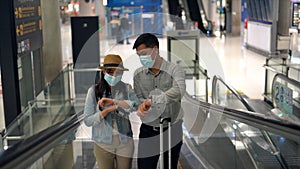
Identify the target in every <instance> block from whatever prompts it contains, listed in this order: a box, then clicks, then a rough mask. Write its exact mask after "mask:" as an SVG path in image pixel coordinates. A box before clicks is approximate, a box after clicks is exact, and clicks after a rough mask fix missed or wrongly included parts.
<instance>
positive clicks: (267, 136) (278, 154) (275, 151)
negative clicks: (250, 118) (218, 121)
mask: <svg viewBox="0 0 300 169" xmlns="http://www.w3.org/2000/svg"><path fill="white" fill-rule="evenodd" d="M217 81H220V82H222V83H223V85H225V86H226V87H227V89H229V90H230V91H231V92H232V93H233V94H234V95H235V96H236V97H237V98H238V99H239V100H240V101H241V102H242V103H243V105H244V106H245V107H246V108H247V110H248V111H252V112H255V110H254V109H253V108H252V107H251V106H250V105H249V103H248V101H247V100H246V99H244V98H243V97H242V95H241V94H239V93H238V92H237V91H236V90H235V89H234V88H233V87H232V86H230V85H228V84H227V83H226V82H225V81H224V80H223V79H222V78H221V77H219V76H216V75H215V76H214V77H213V86H212V89H213V95H212V97H213V98H212V99H213V101H214V97H215V96H216V87H217ZM260 131H261V133H262V135H263V137H264V139H265V140H266V141H267V143H268V144H269V145H270V147H271V150H272V153H273V154H274V155H275V157H276V159H277V160H278V162H279V163H280V165H281V167H282V168H284V169H286V168H288V165H287V163H286V161H285V159H284V158H283V156H282V154H281V152H280V151H279V148H278V147H277V146H276V145H275V143H274V142H273V140H272V138H271V136H270V134H269V132H268V131H266V130H265V129H260Z"/></svg>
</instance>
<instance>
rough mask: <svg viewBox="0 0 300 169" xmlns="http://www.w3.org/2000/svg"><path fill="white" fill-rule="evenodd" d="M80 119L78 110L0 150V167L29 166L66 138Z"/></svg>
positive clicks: (4, 168)
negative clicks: (60, 120) (63, 119)
mask: <svg viewBox="0 0 300 169" xmlns="http://www.w3.org/2000/svg"><path fill="white" fill-rule="evenodd" d="M82 120H83V113H82V112H80V113H78V114H75V115H73V116H72V117H70V118H68V119H66V120H65V121H63V122H59V123H57V124H56V125H54V126H52V127H49V128H47V129H46V130H43V131H41V132H39V133H38V134H36V135H33V136H31V137H29V138H27V139H25V140H23V141H21V142H19V143H18V144H15V145H14V146H12V147H10V148H9V149H7V150H6V151H3V152H0V157H1V158H0V168H2V169H11V168H27V167H29V166H30V165H32V163H34V162H35V161H36V160H38V159H39V158H41V157H43V155H44V154H45V153H47V152H48V151H49V150H51V149H52V148H53V147H55V146H57V145H59V144H61V143H62V142H63V141H64V140H66V139H67V138H68V136H69V135H70V134H72V132H73V131H74V130H76V129H77V128H78V126H79V125H80V123H81V122H82Z"/></svg>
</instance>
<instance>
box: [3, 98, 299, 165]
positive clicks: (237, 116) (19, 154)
mask: <svg viewBox="0 0 300 169" xmlns="http://www.w3.org/2000/svg"><path fill="white" fill-rule="evenodd" d="M186 103H189V104H192V105H194V104H196V105H198V106H199V107H200V109H203V110H207V111H209V112H213V113H216V114H220V115H223V116H226V117H228V118H231V119H234V120H238V121H240V122H241V123H245V124H248V125H251V126H253V127H256V128H259V129H264V130H268V131H272V132H274V133H277V134H281V135H282V136H285V137H288V138H294V139H296V140H299V139H300V125H299V124H293V123H285V122H284V121H278V120H277V119H273V118H269V117H266V116H265V115H263V114H260V113H255V112H250V111H243V110H236V109H230V108H226V107H222V106H219V105H215V104H210V103H207V102H202V101H198V100H195V99H194V98H192V97H191V96H189V95H185V97H184V99H183V104H186ZM185 111H188V110H185ZM82 119H83V116H82V114H77V115H74V116H73V117H71V118H68V119H67V120H66V121H64V122H60V123H57V124H56V125H54V126H52V127H50V128H47V129H45V130H44V131H42V132H40V133H38V134H36V135H33V136H31V137H29V138H26V139H24V140H23V141H21V142H19V143H18V144H15V145H14V146H12V147H10V148H8V149H7V150H5V151H3V152H2V153H0V168H4V169H5V168H23V167H24V166H30V164H32V163H33V162H34V161H36V160H39V159H40V158H41V157H43V158H46V157H45V155H43V153H46V152H47V151H49V150H51V149H53V148H55V146H57V145H59V144H60V143H61V142H62V141H63V140H66V139H67V138H68V135H70V134H71V133H72V131H73V130H75V128H77V127H78V125H79V124H80V122H81V121H82ZM71 141H72V140H71ZM73 144H74V143H73ZM72 151H73V150H72ZM53 152H54V151H52V153H53ZM72 156H73V155H72ZM59 158H63V157H60V156H59ZM44 161H49V160H44Z"/></svg>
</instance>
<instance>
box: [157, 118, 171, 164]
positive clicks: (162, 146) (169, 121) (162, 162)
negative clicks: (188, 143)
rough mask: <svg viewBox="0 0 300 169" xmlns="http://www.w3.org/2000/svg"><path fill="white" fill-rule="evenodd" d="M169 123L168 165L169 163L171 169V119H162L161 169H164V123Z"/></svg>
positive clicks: (160, 134)
mask: <svg viewBox="0 0 300 169" xmlns="http://www.w3.org/2000/svg"><path fill="white" fill-rule="evenodd" d="M165 122H167V123H168V155H169V158H168V163H169V169H171V118H170V117H169V118H161V119H160V124H159V132H160V133H159V154H160V156H159V158H160V159H159V164H160V169H164V135H163V133H164V130H163V128H164V123H165Z"/></svg>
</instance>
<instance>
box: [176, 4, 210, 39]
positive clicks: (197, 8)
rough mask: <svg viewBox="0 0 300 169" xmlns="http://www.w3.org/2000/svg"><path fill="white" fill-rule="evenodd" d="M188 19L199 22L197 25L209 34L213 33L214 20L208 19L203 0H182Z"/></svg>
mask: <svg viewBox="0 0 300 169" xmlns="http://www.w3.org/2000/svg"><path fill="white" fill-rule="evenodd" d="M182 3H183V7H184V10H185V13H186V17H187V20H188V21H194V22H197V24H198V25H197V27H198V28H199V29H200V30H201V32H202V33H204V34H206V35H207V36H212V35H213V25H212V21H211V20H209V19H208V17H207V14H206V11H205V8H204V5H203V2H202V0H182Z"/></svg>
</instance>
